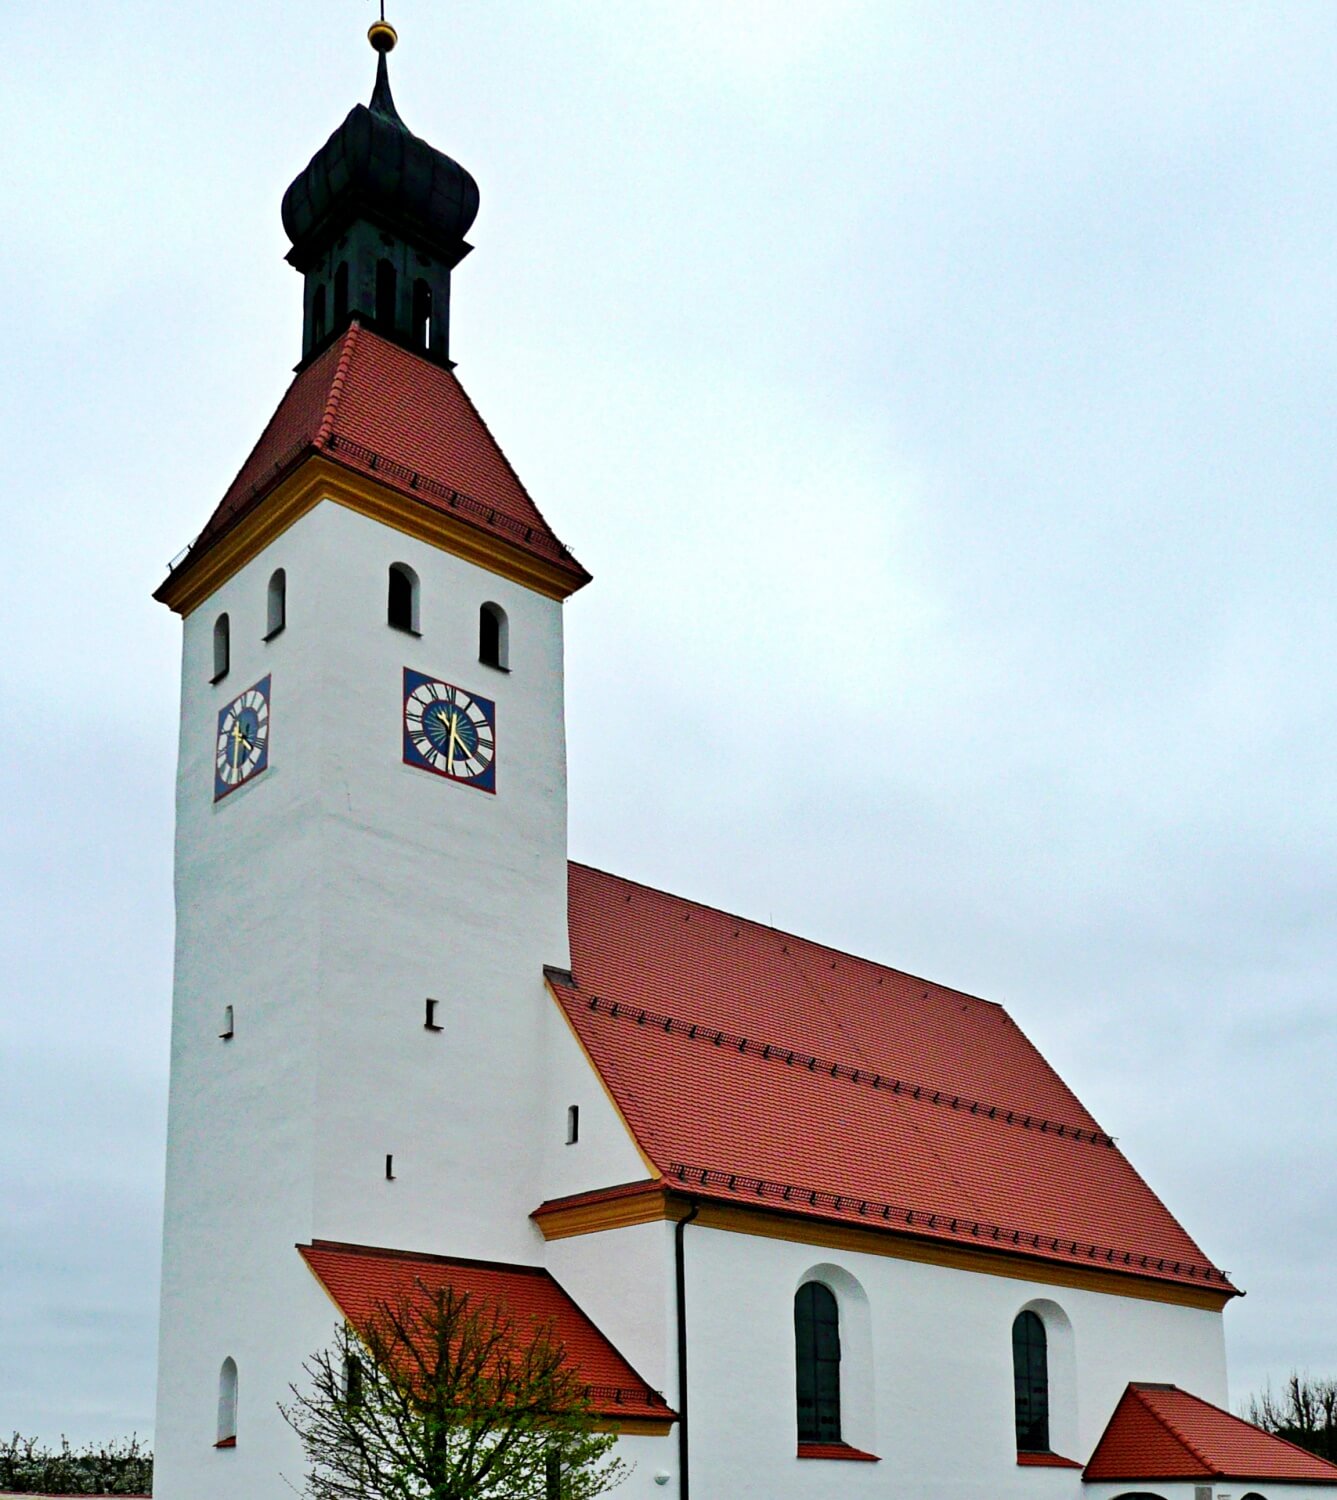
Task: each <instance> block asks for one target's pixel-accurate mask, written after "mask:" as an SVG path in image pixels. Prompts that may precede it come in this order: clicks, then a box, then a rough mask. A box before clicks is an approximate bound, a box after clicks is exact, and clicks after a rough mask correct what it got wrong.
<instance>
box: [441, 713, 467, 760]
mask: <svg viewBox="0 0 1337 1500" xmlns="http://www.w3.org/2000/svg"><path fill="white" fill-rule="evenodd" d="M459 724H460V716H459V714H451V716H450V744H449V746H447V748H446V760H447V762H450V761H453V760H454V759H455V746H456V745H460V746H461V747H462V746H463V743H464V742H463V741H462V740H461V739H460V736H459ZM466 753H467V752H466Z"/></svg>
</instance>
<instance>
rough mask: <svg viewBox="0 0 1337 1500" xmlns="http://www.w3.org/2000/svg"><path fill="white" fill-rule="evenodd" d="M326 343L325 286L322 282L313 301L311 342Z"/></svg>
mask: <svg viewBox="0 0 1337 1500" xmlns="http://www.w3.org/2000/svg"><path fill="white" fill-rule="evenodd" d="M324 341H325V284H324V282H322V283H321V284H320V285H319V286H318V287H317V288H316V295H315V296H314V297H312V299H311V342H312V343H313V344H322V343H324Z"/></svg>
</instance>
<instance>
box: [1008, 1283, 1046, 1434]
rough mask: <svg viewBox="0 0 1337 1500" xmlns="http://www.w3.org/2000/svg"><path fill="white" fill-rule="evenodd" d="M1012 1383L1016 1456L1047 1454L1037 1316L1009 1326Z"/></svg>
mask: <svg viewBox="0 0 1337 1500" xmlns="http://www.w3.org/2000/svg"><path fill="white" fill-rule="evenodd" d="M1012 1383H1013V1388H1014V1392H1015V1396H1016V1405H1017V1451H1018V1453H1048V1452H1049V1349H1048V1344H1047V1341H1046V1339H1045V1325H1044V1324H1043V1323H1042V1322H1041V1321H1040V1316H1039V1314H1038V1313H1033V1312H1030V1311H1029V1310H1027V1311H1026V1312H1023V1313H1018V1314H1017V1320H1016V1322H1015V1323H1013V1325H1012Z"/></svg>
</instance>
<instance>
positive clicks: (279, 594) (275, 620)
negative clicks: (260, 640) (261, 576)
mask: <svg viewBox="0 0 1337 1500" xmlns="http://www.w3.org/2000/svg"><path fill="white" fill-rule="evenodd" d="M287 623H288V575H287V573H286V572H285V571H284V569H282V568H276V569H275V571H274V573H273V574H272V575H271V577H270V580H269V600H268V605H267V607H266V613H265V639H266V640H267V641H272V640H273V639H274V637H275V636H276V635H277V634H278V633H279V631H281V630H282V629H283V627H284V626H285V625H286V624H287Z"/></svg>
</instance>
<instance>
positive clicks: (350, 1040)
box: [156, 502, 569, 1500]
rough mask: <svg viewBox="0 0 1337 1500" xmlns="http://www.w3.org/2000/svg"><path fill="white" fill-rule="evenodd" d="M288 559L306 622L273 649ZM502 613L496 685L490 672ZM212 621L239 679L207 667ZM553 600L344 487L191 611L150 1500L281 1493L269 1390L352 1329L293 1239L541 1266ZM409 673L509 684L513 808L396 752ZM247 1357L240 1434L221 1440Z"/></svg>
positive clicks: (559, 828)
mask: <svg viewBox="0 0 1337 1500" xmlns="http://www.w3.org/2000/svg"><path fill="white" fill-rule="evenodd" d="M392 562H405V563H407V564H409V566H411V567H412V568H413V569H414V570H415V572H416V573H417V574H418V576H419V579H420V580H421V607H420V624H421V636H420V637H419V638H415V637H412V636H408V635H405V634H404V633H402V632H398V631H394V630H392V629H390V627H389V626H388V625H387V624H386V618H385V610H386V577H387V570H388V568H389V565H390V564H391V563H392ZM278 567H283V568H284V569H285V570H286V572H287V586H288V601H287V602H288V611H287V628H286V629H285V630H284V631H283V632H282V633H281V634H280V635H279V636H277V637H276V638H275V639H274V640H273V641H272V642H269V643H268V644H266V643H265V642H264V641H263V636H264V634H265V629H266V591H267V586H268V580H269V578H270V576H271V574H272V573H273V571H274V569H275V568H278ZM487 600H490V601H492V602H495V603H498V604H500V605H501V606H502V607H503V608H504V609H505V610H506V611H507V614H508V616H509V637H510V642H509V644H510V667H511V670H510V671H509V673H505V672H500V671H497V670H495V669H491V668H487V667H484V666H482V665H481V664H480V663H479V662H478V633H477V632H478V609H479V606H480V605H481V604H482V603H483V602H484V601H487ZM223 610H226V611H227V612H228V614H229V616H230V620H231V642H232V666H231V670H230V672H229V673H228V675H227V677H226V678H225V679H224V680H223V681H222V682H220V683H219V684H217V685H216V686H211V685H210V683H209V678H210V677H211V675H212V671H213V663H212V649H213V625H214V621H215V619H216V618H217V616H218V614H219V613H220V612H221V611H223ZM561 619H562V617H561V606H560V605H559V604H557V603H555V602H554V601H551V600H547V599H542V598H540V597H539V596H537V595H534V594H531V593H530V592H529V591H527V590H525V589H522V588H520V587H518V586H515V585H512V584H509V583H507V582H506V581H505V580H503V579H500V578H498V577H496V576H495V575H492V574H490V573H486V572H484V571H482V570H480V569H477V568H474V567H472V566H470V565H468V564H466V563H462V562H460V561H459V560H458V559H456V558H453V557H450V556H448V555H446V554H444V553H440V552H437V551H435V550H434V549H432V548H430V547H428V546H426V545H424V544H421V543H417V542H414V541H412V540H411V539H409V538H407V537H404V536H401V535H400V534H399V533H396V532H392V531H390V530H388V529H387V528H385V527H382V526H380V525H378V524H376V523H374V522H371V521H368V520H366V519H365V518H363V517H360V516H358V515H356V514H354V513H352V512H350V511H347V510H344V509H343V508H341V507H338V506H336V505H334V504H332V503H329V502H325V503H322V504H321V505H320V506H318V507H317V508H316V509H315V510H313V511H311V512H309V513H308V514H307V515H306V516H304V517H302V518H301V520H299V521H298V522H297V523H296V524H295V525H294V526H293V527H291V528H290V529H289V530H288V531H287V532H285V533H284V534H283V535H282V536H281V537H280V538H278V539H277V540H276V541H275V542H274V543H273V544H272V545H271V546H270V547H269V548H268V549H267V550H266V552H265V553H264V554H263V555H262V556H261V557H259V558H257V559H255V560H254V561H253V562H251V563H250V564H249V565H248V566H247V567H246V568H244V569H243V570H242V571H241V572H239V573H238V574H237V575H236V576H235V577H234V578H232V579H230V580H229V581H228V582H227V583H226V584H225V585H223V586H222V587H221V588H220V589H219V590H218V591H217V592H216V593H215V595H214V596H213V597H212V598H210V599H209V600H208V601H207V602H206V603H205V604H203V605H202V606H200V608H198V609H197V610H196V611H195V612H194V613H193V614H192V615H191V616H190V617H189V618H188V619H187V620H186V622H185V630H184V648H183V664H182V718H181V739H180V753H179V764H178V781H177V852H176V897H177V943H176V976H175V988H174V1004H173V1037H172V1080H171V1089H170V1103H169V1132H168V1134H169V1139H168V1161H167V1194H166V1210H165V1222H164V1252H163V1293H162V1325H161V1330H162V1331H161V1339H160V1362H159V1410H158V1423H157V1442H158V1476H157V1486H156V1489H157V1496H158V1500H215V1497H217V1500H224V1497H229V1500H238V1497H245V1500H271V1497H272V1500H278V1497H280V1496H284V1495H290V1494H291V1493H292V1491H291V1489H290V1488H289V1487H288V1484H287V1483H286V1482H285V1480H284V1479H283V1478H282V1477H281V1476H282V1475H287V1476H289V1478H291V1479H293V1480H296V1479H297V1477H298V1476H299V1474H300V1469H301V1459H300V1451H299V1448H298V1445H297V1443H296V1440H295V1438H294V1437H293V1435H292V1434H291V1432H290V1431H289V1429H288V1428H287V1426H286V1424H284V1423H283V1421H282V1419H281V1417H280V1415H279V1413H278V1410H277V1402H278V1401H279V1400H280V1399H283V1398H284V1397H285V1396H286V1393H287V1386H288V1383H289V1382H290V1381H292V1380H295V1379H300V1368H301V1363H302V1360H303V1359H304V1358H305V1357H306V1356H307V1355H309V1354H310V1353H311V1352H312V1351H313V1350H314V1349H316V1348H318V1347H320V1346H322V1345H324V1344H326V1343H327V1342H328V1341H329V1338H330V1335H331V1332H332V1330H333V1327H334V1322H335V1316H334V1309H333V1307H332V1305H331V1304H330V1303H329V1302H328V1299H327V1298H326V1297H325V1295H324V1293H323V1292H322V1291H321V1290H320V1289H319V1287H318V1286H317V1284H316V1283H315V1282H314V1280H313V1279H312V1277H311V1276H310V1273H309V1272H308V1271H307V1270H306V1267H305V1265H304V1264H303V1263H302V1261H301V1260H300V1258H299V1257H298V1255H297V1253H296V1251H295V1249H294V1245H295V1244H296V1243H297V1242H299V1241H306V1240H309V1239H311V1238H316V1237H319V1238H328V1239H343V1240H351V1241H360V1242H365V1243H371V1244H378V1245H387V1246H392V1247H399V1248H407V1249H413V1250H421V1251H431V1252H437V1253H442V1254H453V1255H465V1256H475V1257H481V1258H487V1259H497V1260H507V1261H520V1262H528V1263H539V1262H541V1260H542V1258H543V1244H542V1239H541V1236H540V1235H539V1234H538V1232H537V1230H536V1229H535V1227H534V1226H533V1224H532V1223H531V1222H530V1221H529V1218H528V1214H529V1212H530V1210H531V1209H532V1208H533V1207H534V1206H535V1205H536V1204H537V1203H538V1201H539V1199H540V1197H541V1188H540V1184H541V1179H542V1176H543V1172H542V1167H541V1162H542V1157H543V1152H542V1115H543V1101H544V1074H543V1068H542V1052H543V1035H544V1027H545V1024H546V1022H547V1021H548V1020H549V1016H548V1011H549V1010H550V1008H551V1004H552V1002H551V1000H550V998H549V997H548V995H547V993H546V991H545V989H544V987H543V982H542V967H543V965H544V964H545V963H548V964H554V965H557V966H559V967H564V966H566V965H567V964H568V963H569V956H568V948H567V937H566V798H565V781H566V777H565V743H564V726H563V718H562V623H561ZM405 666H409V667H413V668H415V669H417V670H420V671H423V672H427V673H430V674H432V675H434V676H439V677H442V678H445V679H446V680H448V681H451V682H454V683H456V684H458V685H460V686H462V687H464V688H467V689H469V690H471V691H473V692H475V693H477V694H480V695H482V696H485V697H488V698H491V699H493V700H494V701H495V702H496V705H497V738H498V773H497V777H498V781H497V784H498V794H497V795H496V796H495V797H494V796H488V795H486V794H483V793H480V792H478V791H476V790H474V789H472V788H468V787H464V786H460V785H456V784H454V783H451V782H448V781H446V780H444V779H442V778H439V777H435V776H431V775H429V774H427V773H425V772H420V771H415V770H412V769H410V768H408V767H405V766H404V765H403V764H402V739H401V727H400V725H401V698H402V670H403V668H404V667H405ZM266 673H272V676H273V689H272V712H271V729H270V764H269V769H267V770H266V771H264V772H263V773H262V774H261V775H260V776H258V777H257V778H256V779H255V780H254V781H253V782H252V783H250V784H249V785H248V786H246V787H244V788H243V789H241V790H239V791H237V792H234V793H233V794H232V795H231V796H229V797H227V798H225V799H224V800H223V801H222V802H221V803H217V804H216V803H214V801H213V772H212V757H213V745H214V736H215V731H216V722H217V713H218V710H219V708H220V707H222V706H223V704H225V703H227V702H229V701H230V700H231V699H232V698H233V697H235V696H236V695H237V694H238V693H239V692H241V691H242V690H244V689H245V688H247V687H249V686H250V685H251V684H252V683H254V682H255V681H257V680H258V679H259V678H261V677H263V676H264V675H265V674H266ZM429 995H430V996H433V997H435V998H437V999H439V1000H440V1002H441V1005H440V1014H439V1020H440V1021H441V1023H442V1025H443V1028H444V1029H443V1030H442V1031H441V1032H439V1033H437V1032H429V1031H427V1030H426V1029H425V1028H424V1026H423V1019H424V1001H425V999H426V997H427V996H429ZM228 1003H231V1004H232V1005H233V1006H234V1013H235V1026H236V1035H235V1037H234V1039H233V1040H232V1041H229V1042H223V1041H220V1040H219V1039H218V1036H217V1033H218V1030H219V1029H220V1028H219V1023H220V1020H221V1016H222V1010H223V1006H224V1005H226V1004H228ZM387 1152H392V1153H393V1154H394V1157H395V1168H396V1180H395V1181H394V1182H387V1181H386V1180H385V1173H384V1162H385V1155H386V1153H387ZM228 1356H231V1357H232V1358H234V1359H235V1360H236V1361H237V1365H238V1374H239V1381H238V1384H239V1401H238V1443H237V1448H236V1449H235V1450H222V1451H216V1450H215V1449H214V1447H213V1443H214V1438H215V1422H216V1405H217V1380H218V1371H219V1368H220V1366H221V1364H222V1362H223V1360H224V1359H225V1358H226V1357H228Z"/></svg>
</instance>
